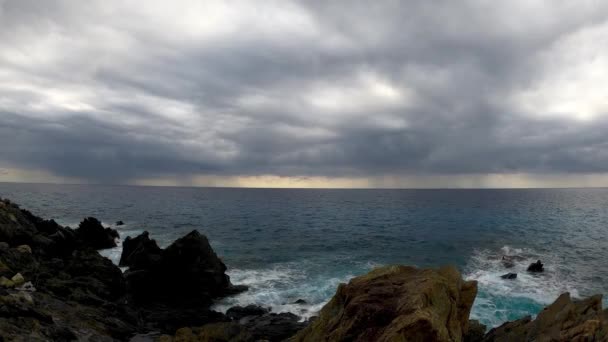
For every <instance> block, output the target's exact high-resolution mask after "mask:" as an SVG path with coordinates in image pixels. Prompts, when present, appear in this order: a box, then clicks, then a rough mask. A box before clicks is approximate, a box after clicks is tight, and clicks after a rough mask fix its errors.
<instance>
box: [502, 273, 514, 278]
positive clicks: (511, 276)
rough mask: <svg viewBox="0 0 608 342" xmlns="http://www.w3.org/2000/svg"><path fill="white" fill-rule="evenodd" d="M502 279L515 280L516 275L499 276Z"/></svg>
mask: <svg viewBox="0 0 608 342" xmlns="http://www.w3.org/2000/svg"><path fill="white" fill-rule="evenodd" d="M500 277H501V278H502V279H516V278H517V273H507V274H503V275H501V276H500Z"/></svg>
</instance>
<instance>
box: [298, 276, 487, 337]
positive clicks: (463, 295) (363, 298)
mask: <svg viewBox="0 0 608 342" xmlns="http://www.w3.org/2000/svg"><path fill="white" fill-rule="evenodd" d="M476 293H477V283H476V282H475V281H464V280H463V279H462V277H461V275H460V273H459V272H458V271H457V270H456V269H455V268H453V267H444V268H440V269H419V268H415V267H408V266H386V267H381V268H377V269H375V270H373V271H371V272H370V273H368V274H366V275H363V276H360V277H356V278H353V279H352V280H351V281H350V282H349V283H348V284H341V285H340V286H339V287H338V290H337V292H336V294H335V295H334V297H333V298H332V299H331V300H330V301H329V303H327V304H326V305H325V306H324V307H323V309H322V310H321V311H320V313H319V317H318V318H317V319H315V320H314V321H313V322H312V323H311V324H310V325H309V326H308V327H306V328H304V330H302V331H300V332H299V333H298V334H297V335H295V336H294V337H293V338H292V340H293V341H395V340H399V341H446V342H448V341H450V342H453V341H462V339H463V335H466V333H467V332H468V328H469V318H468V317H469V313H470V310H471V307H472V305H473V301H474V299H475V295H476Z"/></svg>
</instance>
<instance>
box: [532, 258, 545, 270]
mask: <svg viewBox="0 0 608 342" xmlns="http://www.w3.org/2000/svg"><path fill="white" fill-rule="evenodd" d="M544 266H545V265H543V263H542V262H540V260H538V261H536V262H533V263H531V264H530V266H528V272H532V273H540V272H543V271H544V270H545V268H544Z"/></svg>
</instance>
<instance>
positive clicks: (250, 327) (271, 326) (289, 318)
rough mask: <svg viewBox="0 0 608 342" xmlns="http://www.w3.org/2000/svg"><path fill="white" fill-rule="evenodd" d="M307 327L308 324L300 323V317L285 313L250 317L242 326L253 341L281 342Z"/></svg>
mask: <svg viewBox="0 0 608 342" xmlns="http://www.w3.org/2000/svg"><path fill="white" fill-rule="evenodd" d="M307 325H308V322H300V317H298V316H296V315H294V314H292V313H289V312H286V313H278V314H276V313H268V314H265V315H262V316H256V317H252V318H251V319H250V320H247V322H244V323H243V326H244V327H245V328H247V331H248V332H249V333H250V334H251V335H252V336H253V337H254V339H255V340H268V341H283V340H285V339H286V338H288V337H291V336H293V335H295V334H296V333H297V332H298V331H300V330H302V329H303V328H305V327H306V326H307Z"/></svg>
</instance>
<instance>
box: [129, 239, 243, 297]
mask: <svg viewBox="0 0 608 342" xmlns="http://www.w3.org/2000/svg"><path fill="white" fill-rule="evenodd" d="M125 243H126V246H125V247H124V250H123V255H122V256H121V264H123V265H127V266H129V270H128V271H127V272H126V273H125V277H126V279H127V285H128V286H129V291H130V293H131V294H132V296H133V298H134V299H135V301H136V302H138V303H139V304H144V305H145V304H150V303H153V304H155V303H165V304H166V303H169V304H171V305H181V304H187V305H188V306H206V305H209V304H211V300H212V299H213V298H217V297H222V296H226V295H229V294H234V293H238V292H240V291H244V290H246V287H235V286H233V285H232V284H231V283H230V278H229V277H228V275H226V265H224V263H223V262H222V261H221V260H220V258H218V257H217V255H216V254H215V252H214V251H213V249H211V246H210V245H209V241H208V240H207V238H206V237H205V236H204V235H201V234H200V233H199V232H197V231H196V230H195V231H192V232H190V233H189V234H187V235H186V236H184V237H182V238H179V239H178V240H176V241H175V242H173V243H172V244H171V245H170V246H169V247H167V248H166V249H164V250H162V249H160V248H158V246H157V245H156V243H155V242H154V241H153V240H150V239H149V237H148V235H147V233H143V234H142V235H140V236H138V237H136V238H134V239H127V240H125Z"/></svg>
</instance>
